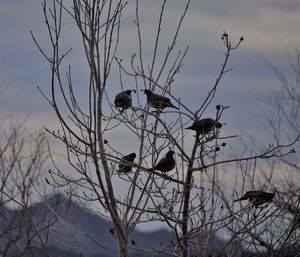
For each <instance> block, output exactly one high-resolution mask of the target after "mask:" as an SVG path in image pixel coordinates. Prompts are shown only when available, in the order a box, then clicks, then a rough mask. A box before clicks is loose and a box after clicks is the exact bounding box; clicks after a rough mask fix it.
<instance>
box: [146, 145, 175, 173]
mask: <svg viewBox="0 0 300 257" xmlns="http://www.w3.org/2000/svg"><path fill="white" fill-rule="evenodd" d="M173 155H174V151H172V150H170V151H169V152H167V154H166V156H165V157H164V158H162V159H161V160H160V161H159V162H158V163H157V164H156V165H155V166H154V167H153V168H152V169H150V170H159V171H161V172H164V173H165V172H168V171H171V170H172V169H174V168H175V160H174V158H173Z"/></svg>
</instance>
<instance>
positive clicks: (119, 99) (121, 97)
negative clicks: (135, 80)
mask: <svg viewBox="0 0 300 257" xmlns="http://www.w3.org/2000/svg"><path fill="white" fill-rule="evenodd" d="M132 91H133V92H135V90H134V89H133V90H126V91H123V92H120V93H118V94H117V95H116V97H115V106H116V107H117V108H122V111H124V110H126V109H129V108H131V107H132V97H131V92H132Z"/></svg>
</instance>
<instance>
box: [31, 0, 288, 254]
mask: <svg viewBox="0 0 300 257" xmlns="http://www.w3.org/2000/svg"><path fill="white" fill-rule="evenodd" d="M189 3H190V1H187V2H186V3H185V5H184V6H183V10H182V14H181V15H180V17H179V19H178V21H177V24H176V25H175V26H174V34H173V35H172V37H171V38H170V39H169V43H168V46H167V47H166V49H165V50H162V48H161V45H160V42H161V38H162V37H163V35H162V33H161V31H162V27H163V18H164V16H165V15H166V9H167V1H166V0H163V1H162V3H161V9H160V12H159V13H158V16H157V17H155V18H157V20H158V24H157V27H156V28H155V31H154V32H155V39H154V41H153V51H152V52H151V56H150V57H149V55H146V53H145V50H144V40H145V39H144V38H143V33H142V32H143V26H142V23H141V22H140V13H141V10H140V8H141V7H140V4H139V1H138V0H137V1H136V2H135V10H136V13H135V20H134V23H135V26H136V29H137V41H138V49H137V50H136V52H135V53H134V54H132V55H131V56H130V57H128V56H121V57H120V56H118V54H117V53H118V46H119V40H120V31H121V30H122V26H121V17H122V14H124V12H125V10H126V5H127V3H125V2H123V1H121V0H118V1H113V0H110V1H96V0H93V1H88V0H81V1H80V0H73V1H72V4H71V5H70V6H69V5H67V4H65V2H63V1H62V0H53V2H52V5H51V7H50V8H48V6H47V5H46V1H44V2H43V11H44V17H45V24H46V28H47V30H48V33H49V40H50V42H51V47H52V49H51V54H47V53H46V50H44V49H43V48H42V46H40V45H39V43H38V41H37V39H36V37H35V36H34V35H33V34H32V36H33V39H34V41H35V43H36V45H37V47H38V48H39V50H40V51H41V53H42V54H43V56H44V57H45V59H46V60H47V62H48V63H49V64H50V68H51V82H50V87H51V93H50V96H48V95H46V94H45V93H43V91H42V90H41V92H42V93H43V95H44V96H45V98H46V99H47V100H48V102H49V104H50V105H51V106H52V107H53V110H54V112H55V113H56V115H57V118H58V121H59V126H60V129H59V130H57V131H50V130H48V132H49V133H50V134H52V135H53V136H54V137H55V138H56V139H58V140H60V141H61V142H62V143H63V144H64V146H65V149H66V159H67V161H68V162H69V164H70V165H71V166H72V167H73V170H74V171H75V174H73V175H72V176H71V175H69V174H67V173H66V172H65V171H64V170H61V169H60V168H59V167H58V165H56V163H55V160H54V159H53V163H54V165H55V169H53V170H51V177H52V180H51V181H49V183H51V184H53V185H54V186H57V187H67V188H68V192H69V193H70V194H72V195H75V196H76V197H77V198H79V199H82V200H84V201H90V202H97V203H98V206H100V207H101V208H100V209H101V211H102V214H103V215H105V213H108V216H109V217H110V218H111V219H112V221H113V223H114V226H115V228H114V232H115V234H116V235H117V238H118V243H119V249H120V256H122V257H126V256H128V246H129V245H130V248H135V249H140V248H142V247H139V245H138V242H134V241H133V242H131V243H130V238H131V234H132V231H133V229H134V228H135V226H136V225H137V224H139V223H142V222H153V221H158V222H161V223H163V224H166V225H167V226H169V228H170V229H171V231H172V233H173V236H174V240H173V241H172V242H170V245H168V246H164V248H162V249H154V250H153V249H151V252H153V255H155V254H162V253H165V254H168V255H171V256H182V257H188V256H192V255H193V256H204V255H205V254H206V253H207V247H208V243H207V242H208V240H210V239H211V238H213V237H214V236H215V234H216V233H217V232H218V231H222V229H224V228H226V227H230V226H232V219H233V217H238V215H240V214H241V213H247V212H248V211H249V209H243V211H242V212H241V211H240V210H237V211H233V210H231V207H232V206H231V205H230V204H229V201H227V202H226V203H227V204H228V207H230V208H227V209H228V210H229V211H228V212H225V211H224V207H223V205H222V204H223V200H224V199H225V196H224V194H223V190H224V188H223V186H222V179H221V178H220V177H219V172H220V169H221V168H222V169H223V168H224V167H225V166H230V167H232V165H233V164H237V165H238V164H240V163H247V162H253V163H256V161H257V160H265V159H270V158H272V157H281V156H283V155H285V154H286V153H289V148H288V149H287V150H284V149H285V148H287V147H290V146H291V145H292V143H291V142H288V143H286V144H282V143H281V142H277V144H275V145H268V146H267V147H264V148H263V149H261V150H259V151H257V152H255V153H254V154H251V153H247V154H245V155H243V156H239V157H234V158H230V157H228V155H226V154H223V152H224V151H221V150H223V149H224V148H225V147H226V141H227V140H230V139H231V138H232V137H236V135H226V136H222V129H221V127H222V122H223V121H222V117H223V113H224V112H225V111H226V110H227V109H228V108H229V106H223V105H222V104H220V105H217V106H216V107H213V108H215V110H216V111H215V117H206V116H205V112H206V111H207V110H208V109H210V108H212V106H211V105H212V101H213V99H214V97H215V95H216V94H217V92H218V87H219V86H220V84H221V79H222V77H223V76H224V74H226V73H228V72H229V71H231V68H230V67H228V61H229V57H230V56H231V54H232V52H233V51H234V50H236V49H237V48H238V47H239V46H240V44H241V42H242V41H243V38H242V37H241V38H240V39H239V40H237V41H236V42H232V41H231V38H230V37H229V36H228V34H227V33H226V32H224V33H223V35H222V40H221V42H222V43H223V44H224V47H225V56H224V61H223V64H222V66H221V69H220V72H219V74H218V75H217V77H216V80H215V82H214V83H213V85H212V86H211V89H210V90H209V92H208V94H207V97H206V98H205V99H203V101H202V102H201V103H199V106H198V108H197V109H196V110H191V108H190V107H189V105H188V104H187V103H184V102H182V100H181V99H180V98H179V97H176V96H175V95H174V94H173V87H174V85H175V84H174V81H175V77H176V75H177V74H178V73H179V72H180V70H181V68H182V65H183V59H184V58H185V56H186V53H187V51H188V47H187V48H186V49H184V50H178V49H177V48H176V42H177V39H178V36H179V31H180V29H181V26H182V22H183V20H184V17H185V16H186V14H187V10H188V7H189ZM65 13H66V14H67V15H68V17H70V18H71V19H72V21H74V22H75V24H76V28H77V29H78V31H79V33H80V39H81V40H82V43H83V45H82V46H83V50H84V53H85V59H86V61H87V67H88V70H89V73H88V75H87V78H86V81H87V83H86V84H87V86H86V92H87V97H86V104H87V105H86V104H80V101H79V98H78V97H76V95H77V94H76V83H74V82H73V79H72V78H73V74H72V72H71V71H72V69H71V66H70V65H69V66H68V68H67V71H66V76H64V75H63V74H64V73H65V70H64V66H63V64H64V61H65V60H66V58H65V57H66V56H67V55H69V54H71V48H70V49H69V50H66V51H64V52H63V51H62V50H61V49H62V46H61V44H62V39H61V37H62V35H63V34H64V27H63V23H62V20H63V18H62V17H63V14H65ZM128 59H129V61H128V64H125V63H124V60H125V61H126V60H128ZM112 76H114V77H119V79H120V87H119V88H118V90H119V91H120V92H121V93H120V94H118V97H117V98H116V101H115V105H116V106H114V104H113V103H112V102H113V101H114V99H111V98H110V97H109V95H110V94H109V92H110V91H111V90H113V89H114V88H112V86H111V84H110V83H109V81H110V80H109V79H110V78H111V77H112ZM124 81H131V84H133V85H135V88H134V89H132V88H129V89H128V88H127V87H126V86H124ZM141 90H142V91H144V93H141ZM134 92H135V93H136V97H133V96H132V95H133V94H134ZM143 99H145V100H143ZM146 99H147V100H146ZM122 101H124V102H122ZM146 102H147V103H146ZM171 108H172V109H171ZM153 109H154V111H153ZM187 127H188V128H189V129H192V130H193V131H192V133H189V132H187V130H185V128H187ZM116 130H118V131H121V130H122V131H125V130H126V131H127V132H128V137H129V136H132V137H133V138H135V142H134V143H132V144H130V146H129V147H128V148H130V150H128V152H126V153H123V152H122V153H121V152H120V150H119V148H118V146H117V143H116V142H114V141H113V140H109V139H107V138H109V135H110V134H113V133H114V131H116ZM193 136H194V138H193ZM191 138H192V139H193V140H192V142H191V140H190V139H191ZM134 146H136V149H135V150H134V149H132V148H133V147H134ZM284 151H286V152H284ZM174 152H175V158H174V156H173V154H174ZM136 156H137V161H134V160H135V157H136ZM173 158H174V159H173ZM174 163H176V164H175V165H174ZM132 170H134V172H131V171H132ZM244 181H245V180H244ZM120 185H122V188H123V192H122V194H121V195H120V194H118V193H117V190H118V188H119V187H120ZM251 185H252V184H251V183H250V186H251ZM74 188H76V189H80V191H81V192H82V193H80V191H79V190H75V189H74ZM274 212H275V211H274ZM266 214H267V215H270V216H272V215H273V211H269V214H268V213H264V215H266ZM254 216H255V215H254ZM261 217H266V216H261ZM268 217H269V216H268ZM255 221H257V219H256V218H255V217H251V216H248V218H247V219H246V221H245V222H246V224H244V226H237V225H236V226H235V227H234V231H235V233H232V234H231V239H230V240H229V242H228V244H227V245H229V243H230V242H232V241H234V240H235V239H237V238H240V237H239V236H240V235H246V232H245V231H252V230H253V229H256V228H258V226H259V225H260V224H263V223H264V222H265V221H268V220H267V218H261V220H260V222H259V223H256V222H255ZM247 224H248V225H247ZM268 224H269V223H268ZM246 225H247V226H246ZM225 247H226V245H225V246H224V248H225ZM142 250H144V251H147V249H142ZM216 254H218V253H216ZM219 254H221V253H219Z"/></svg>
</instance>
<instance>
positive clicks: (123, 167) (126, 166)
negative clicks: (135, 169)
mask: <svg viewBox="0 0 300 257" xmlns="http://www.w3.org/2000/svg"><path fill="white" fill-rule="evenodd" d="M135 157H136V154H135V153H131V154H128V155H125V156H124V157H123V158H122V159H121V161H120V162H119V172H130V171H131V169H132V165H131V164H130V163H132V164H133V161H134V159H135Z"/></svg>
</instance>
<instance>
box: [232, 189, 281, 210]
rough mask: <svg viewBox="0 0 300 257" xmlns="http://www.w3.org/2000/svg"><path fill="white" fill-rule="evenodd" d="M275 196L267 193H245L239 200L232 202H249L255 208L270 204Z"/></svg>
mask: <svg viewBox="0 0 300 257" xmlns="http://www.w3.org/2000/svg"><path fill="white" fill-rule="evenodd" d="M274 196H275V192H274V193H268V192H264V191H255V190H254V191H247V192H246V193H245V194H244V195H243V196H242V197H241V198H239V199H237V200H234V201H233V202H237V201H244V200H249V202H250V203H252V204H253V206H255V208H257V207H258V206H259V205H262V204H265V203H270V202H272V201H273V198H274Z"/></svg>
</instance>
